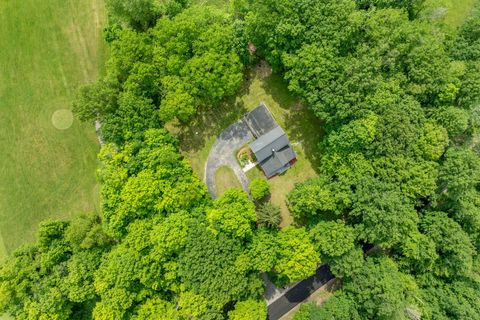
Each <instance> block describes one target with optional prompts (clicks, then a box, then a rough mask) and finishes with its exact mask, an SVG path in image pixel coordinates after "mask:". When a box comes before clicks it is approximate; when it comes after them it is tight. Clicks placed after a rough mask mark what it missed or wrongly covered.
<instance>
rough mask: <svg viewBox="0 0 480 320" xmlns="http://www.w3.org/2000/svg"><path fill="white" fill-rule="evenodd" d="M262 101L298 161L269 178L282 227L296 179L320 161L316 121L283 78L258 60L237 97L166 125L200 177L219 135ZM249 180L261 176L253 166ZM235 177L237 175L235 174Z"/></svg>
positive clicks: (288, 220) (288, 221)
mask: <svg viewBox="0 0 480 320" xmlns="http://www.w3.org/2000/svg"><path fill="white" fill-rule="evenodd" d="M261 102H265V103H266V105H267V107H268V108H269V109H270V111H271V112H272V114H273V116H274V118H275V120H276V121H277V122H278V124H279V125H280V126H282V128H283V129H284V130H285V132H286V133H287V134H288V136H289V138H290V142H291V143H292V145H293V147H294V150H295V152H296V153H297V155H298V158H297V159H298V161H297V162H296V163H295V165H294V166H293V167H292V168H290V169H289V170H288V171H287V172H286V173H285V174H283V175H281V176H278V177H274V178H272V179H270V180H269V184H270V186H271V193H272V197H271V201H272V203H273V204H275V205H277V206H280V208H281V210H282V218H283V221H282V225H281V226H282V227H283V226H287V225H289V224H291V223H292V221H293V220H292V217H291V216H290V213H289V211H288V208H287V206H286V203H285V200H286V195H287V193H288V192H289V191H290V190H291V189H292V188H293V187H294V185H295V183H298V182H302V181H305V180H306V179H308V178H311V177H314V176H316V172H315V170H316V168H318V165H319V160H318V156H319V150H318V143H319V142H320V140H321V138H322V135H323V129H322V124H321V122H320V121H319V120H318V119H317V118H316V117H315V116H314V115H313V113H311V112H310V111H309V110H307V108H305V107H304V106H302V104H300V103H299V101H298V100H297V99H296V98H295V97H294V96H292V95H291V94H290V93H289V91H288V88H287V85H286V84H285V82H284V81H283V79H282V78H281V77H280V76H278V75H276V74H274V73H272V70H271V68H270V67H269V66H268V65H267V64H266V63H265V62H262V63H259V64H258V65H257V66H255V67H254V68H252V70H250V71H249V72H247V74H246V79H245V82H244V85H243V87H242V89H241V90H240V92H239V94H238V95H237V97H235V98H232V99H230V100H228V101H225V103H223V104H222V105H221V106H219V107H217V108H215V109H210V110H201V111H200V112H199V116H198V117H197V118H196V119H194V121H193V122H192V123H191V124H190V125H189V126H188V127H182V126H180V125H178V124H177V123H173V122H172V123H169V124H168V125H167V126H166V127H167V129H168V130H169V131H170V132H172V133H173V134H174V135H175V136H177V138H178V139H179V140H180V146H181V150H182V153H183V155H184V156H185V157H186V158H187V159H188V160H189V161H190V163H191V165H192V168H193V170H194V171H195V173H196V174H197V175H198V176H199V177H200V178H201V179H203V177H204V173H205V163H206V161H207V158H208V154H209V152H210V149H211V147H212V145H213V143H214V142H215V140H216V138H217V137H218V135H219V134H220V133H221V132H222V131H223V130H224V129H225V128H227V127H228V126H229V125H231V124H232V123H234V122H235V121H237V120H239V119H240V118H241V117H242V116H243V115H244V114H245V113H246V112H247V111H249V110H253V109H254V108H255V107H257V106H258V105H259V104H260V103H261ZM247 176H248V177H249V179H250V180H253V179H254V178H255V177H260V178H262V179H265V176H264V175H263V173H262V172H261V171H260V169H258V168H254V169H252V170H250V171H249V172H247ZM235 180H236V178H235Z"/></svg>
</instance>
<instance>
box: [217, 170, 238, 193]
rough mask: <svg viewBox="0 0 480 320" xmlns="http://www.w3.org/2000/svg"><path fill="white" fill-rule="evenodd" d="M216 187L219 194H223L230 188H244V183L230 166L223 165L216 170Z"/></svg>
mask: <svg viewBox="0 0 480 320" xmlns="http://www.w3.org/2000/svg"><path fill="white" fill-rule="evenodd" d="M215 188H216V191H217V195H218V196H221V195H223V194H224V193H225V191H227V190H228V189H232V188H237V189H240V190H242V185H241V183H240V181H238V178H237V176H236V175H235V173H234V172H233V170H232V169H231V168H230V167H227V166H222V167H220V168H218V169H217V171H216V172H215Z"/></svg>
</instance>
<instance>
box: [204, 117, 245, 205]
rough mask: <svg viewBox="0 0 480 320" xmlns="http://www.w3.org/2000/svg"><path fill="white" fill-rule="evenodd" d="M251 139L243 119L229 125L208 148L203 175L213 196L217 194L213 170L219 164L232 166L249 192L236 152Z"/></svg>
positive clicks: (214, 170)
mask: <svg viewBox="0 0 480 320" xmlns="http://www.w3.org/2000/svg"><path fill="white" fill-rule="evenodd" d="M253 139H254V137H253V135H252V133H251V132H250V130H249V128H248V126H247V125H246V124H245V123H244V122H243V120H240V121H238V122H236V123H234V124H232V125H231V126H229V127H228V128H227V129H225V130H224V131H223V132H222V133H221V134H220V136H219V137H218V138H217V140H216V141H215V143H214V144H213V147H212V149H211V150H210V154H209V155H208V159H207V163H206V164H205V177H204V180H205V183H206V185H207V188H208V191H209V192H210V194H211V195H212V197H213V198H216V197H217V196H218V195H217V192H216V189H215V172H216V171H217V169H218V168H219V167H221V166H228V167H230V168H232V170H233V172H234V173H235V175H236V176H237V178H238V180H239V181H240V183H241V184H242V187H243V190H245V192H247V194H249V191H248V186H249V184H250V181H249V180H248V178H247V176H246V175H245V173H244V172H243V170H242V168H241V167H240V165H239V164H238V162H237V159H236V152H237V150H238V149H240V148H241V147H242V146H244V145H245V144H246V143H248V142H250V141H251V140H253ZM249 196H250V194H249Z"/></svg>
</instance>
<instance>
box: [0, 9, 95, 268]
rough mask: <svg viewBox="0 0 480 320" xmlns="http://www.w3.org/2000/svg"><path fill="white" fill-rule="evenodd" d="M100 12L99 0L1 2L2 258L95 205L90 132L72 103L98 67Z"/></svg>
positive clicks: (0, 154)
mask: <svg viewBox="0 0 480 320" xmlns="http://www.w3.org/2000/svg"><path fill="white" fill-rule="evenodd" d="M103 17H104V7H103V2H102V1H100V0H83V1H76V0H43V1H34V0H22V1H16V0H3V1H0V48H1V50H0V70H1V72H0V139H1V140H0V259H1V258H2V256H4V255H5V253H9V252H11V251H12V250H13V249H14V248H16V247H17V246H19V245H20V244H22V243H25V242H27V241H30V240H32V237H33V235H34V233H35V230H36V227H37V225H38V222H39V221H41V220H43V219H46V218H67V217H70V216H72V215H74V214H77V213H79V212H84V211H90V210H96V208H97V207H98V199H97V198H98V186H97V183H96V179H95V170H96V165H97V162H96V153H97V152H98V143H97V141H96V137H95V132H94V129H93V126H92V125H85V124H82V123H80V122H79V121H78V120H76V119H75V120H73V124H72V125H71V126H69V124H70V123H69V122H70V121H71V119H69V116H70V117H71V113H69V109H70V107H71V98H72V96H73V94H74V92H75V90H76V88H77V87H78V86H79V85H80V84H81V83H85V82H87V81H93V80H94V79H95V78H96V77H97V75H98V70H99V67H101V66H102V65H103V61H104V52H103V49H99V48H102V47H101V43H102V39H101V33H100V30H101V27H102V23H103V20H104V19H103ZM65 109H66V110H65ZM57 110H62V111H60V112H59V113H58V112H57V113H55V111H57ZM52 117H53V118H52ZM66 127H68V128H67V129H58V128H66Z"/></svg>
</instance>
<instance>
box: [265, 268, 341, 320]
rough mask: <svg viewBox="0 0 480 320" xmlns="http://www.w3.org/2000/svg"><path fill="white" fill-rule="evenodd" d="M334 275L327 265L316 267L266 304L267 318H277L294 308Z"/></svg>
mask: <svg viewBox="0 0 480 320" xmlns="http://www.w3.org/2000/svg"><path fill="white" fill-rule="evenodd" d="M333 278H334V277H333V275H332V273H331V272H330V269H329V268H328V266H327V265H323V266H321V267H319V268H318V269H317V272H316V273H315V274H314V275H313V276H311V277H310V278H307V279H305V280H302V281H300V282H299V283H297V284H296V285H295V286H294V287H292V288H291V289H290V290H288V291H287V292H286V293H285V294H284V295H283V296H281V297H280V298H278V299H276V300H275V301H274V302H272V303H271V304H269V305H268V320H278V319H280V318H281V317H282V316H283V315H284V314H286V313H287V312H288V311H290V310H292V309H293V308H295V306H296V305H298V304H299V303H300V302H302V301H303V300H305V299H306V298H308V297H309V296H310V295H311V294H312V293H313V292H314V291H316V290H318V289H319V288H320V287H321V286H323V285H324V284H325V283H327V282H328V281H330V280H332V279H333Z"/></svg>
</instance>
